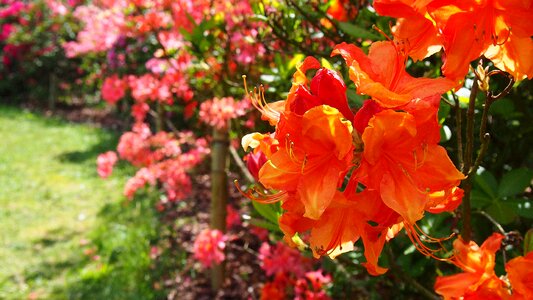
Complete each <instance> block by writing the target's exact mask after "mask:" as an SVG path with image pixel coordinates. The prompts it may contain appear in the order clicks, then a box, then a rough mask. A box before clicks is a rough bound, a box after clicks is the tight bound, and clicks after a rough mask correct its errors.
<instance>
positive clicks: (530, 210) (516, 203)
mask: <svg viewBox="0 0 533 300" xmlns="http://www.w3.org/2000/svg"><path fill="white" fill-rule="evenodd" d="M505 202H506V203H509V205H511V206H512V207H513V209H514V211H515V212H516V213H517V214H518V215H519V216H521V217H524V218H528V219H533V201H531V200H529V199H509V200H506V201H505Z"/></svg>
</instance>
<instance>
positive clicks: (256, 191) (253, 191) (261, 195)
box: [233, 179, 287, 204]
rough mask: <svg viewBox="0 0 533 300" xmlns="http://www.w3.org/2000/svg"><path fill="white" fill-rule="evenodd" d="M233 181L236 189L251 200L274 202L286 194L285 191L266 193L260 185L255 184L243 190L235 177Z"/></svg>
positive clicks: (264, 202)
mask: <svg viewBox="0 0 533 300" xmlns="http://www.w3.org/2000/svg"><path fill="white" fill-rule="evenodd" d="M233 183H234V184H235V187H236V188H237V190H238V191H239V192H240V193H241V194H242V195H243V196H244V197H246V198H248V199H250V200H253V201H255V202H258V203H261V204H272V203H276V202H278V201H280V200H281V199H283V198H284V197H285V195H286V194H287V192H277V193H275V194H268V193H266V192H265V191H264V189H263V188H262V187H259V186H257V185H255V184H254V185H253V186H252V187H250V188H249V189H248V190H247V191H246V192H245V191H243V190H242V189H241V188H240V186H239V182H238V180H236V179H235V180H234V181H233ZM256 195H257V196H256Z"/></svg>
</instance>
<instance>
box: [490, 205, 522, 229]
mask: <svg viewBox="0 0 533 300" xmlns="http://www.w3.org/2000/svg"><path fill="white" fill-rule="evenodd" d="M487 213H488V214H489V215H490V216H491V217H493V218H494V219H495V220H496V221H497V222H498V223H500V224H509V223H511V222H512V221H514V220H515V219H516V218H517V217H518V216H517V214H516V213H515V211H514V209H513V207H512V206H511V205H509V204H507V203H503V202H502V201H496V202H494V203H493V204H492V205H491V206H489V207H488V208H487Z"/></svg>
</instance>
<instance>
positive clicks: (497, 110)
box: [489, 98, 515, 117]
mask: <svg viewBox="0 0 533 300" xmlns="http://www.w3.org/2000/svg"><path fill="white" fill-rule="evenodd" d="M514 111H515V107H514V104H513V101H512V100H511V99H507V98H504V99H501V100H499V101H496V102H494V103H493V104H492V105H491V106H490V109H489V112H490V113H491V114H493V115H501V116H502V117H509V116H511V115H512V114H513V113H514Z"/></svg>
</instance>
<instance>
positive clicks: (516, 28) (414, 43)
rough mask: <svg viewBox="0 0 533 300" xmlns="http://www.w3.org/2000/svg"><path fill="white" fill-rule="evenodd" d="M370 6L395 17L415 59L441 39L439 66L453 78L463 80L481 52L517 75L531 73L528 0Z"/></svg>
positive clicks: (400, 1)
mask: <svg viewBox="0 0 533 300" xmlns="http://www.w3.org/2000/svg"><path fill="white" fill-rule="evenodd" d="M374 6H375V8H376V11H377V12H378V13H380V14H383V15H387V16H392V17H397V18H399V19H398V23H397V25H396V27H395V28H394V29H393V33H394V36H395V37H396V39H397V40H398V41H399V42H400V43H402V44H401V46H403V47H405V48H406V49H407V52H408V54H409V55H410V56H411V57H412V58H413V59H415V60H417V59H421V58H424V57H427V56H429V55H431V53H432V52H435V51H434V50H437V47H435V46H438V45H440V44H442V45H443V46H444V52H445V59H444V65H443V67H442V70H443V72H444V75H445V76H446V77H448V78H450V79H452V80H454V81H458V80H461V79H463V78H464V76H465V75H466V73H467V72H468V67H469V65H470V62H472V61H474V60H476V59H478V58H479V57H481V56H485V57H486V58H488V59H490V60H492V62H493V63H494V65H495V66H496V67H497V68H499V69H501V70H504V71H506V72H508V73H510V74H511V75H513V76H514V77H515V79H516V80H521V79H523V78H525V77H528V78H532V76H533V57H532V56H531V53H532V52H533V40H531V36H532V35H533V23H532V22H531V20H532V19H533V9H532V8H533V7H532V2H531V1H529V0H527V1H520V0H509V1H508V0H461V1H457V0H455V1H453V0H450V1H433V0H425V1H418V0H377V1H375V2H374ZM432 27H433V28H432ZM425 49H427V50H430V49H431V50H433V51H424V50H425Z"/></svg>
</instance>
